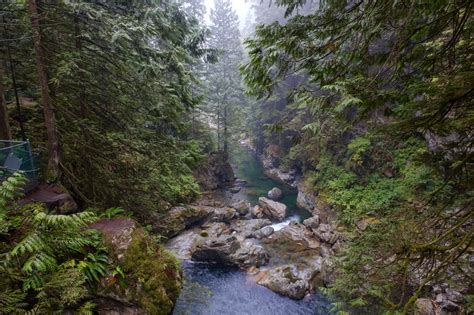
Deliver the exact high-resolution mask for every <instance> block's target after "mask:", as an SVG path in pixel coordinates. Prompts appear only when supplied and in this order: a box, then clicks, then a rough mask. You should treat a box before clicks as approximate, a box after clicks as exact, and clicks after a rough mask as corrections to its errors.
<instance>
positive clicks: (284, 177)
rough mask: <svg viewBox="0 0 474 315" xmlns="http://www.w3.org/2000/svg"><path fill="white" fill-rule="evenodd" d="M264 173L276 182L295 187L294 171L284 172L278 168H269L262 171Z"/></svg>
mask: <svg viewBox="0 0 474 315" xmlns="http://www.w3.org/2000/svg"><path fill="white" fill-rule="evenodd" d="M264 173H265V175H266V176H268V177H270V178H271V179H273V180H276V181H277V182H280V183H282V184H286V185H289V186H291V187H296V175H295V172H284V171H282V170H280V169H278V168H270V169H266V170H265V171H264Z"/></svg>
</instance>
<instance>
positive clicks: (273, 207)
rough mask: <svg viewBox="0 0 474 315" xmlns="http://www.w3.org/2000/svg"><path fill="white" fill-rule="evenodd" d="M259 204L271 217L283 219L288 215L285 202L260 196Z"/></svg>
mask: <svg viewBox="0 0 474 315" xmlns="http://www.w3.org/2000/svg"><path fill="white" fill-rule="evenodd" d="M258 205H259V207H260V208H261V209H262V213H263V215H264V216H266V217H267V218H269V219H276V220H280V221H281V220H283V219H284V218H285V217H286V211H287V207H286V205H285V204H283V203H280V202H276V201H273V200H270V199H268V198H265V197H260V198H259V199H258Z"/></svg>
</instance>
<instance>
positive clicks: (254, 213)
mask: <svg viewBox="0 0 474 315" xmlns="http://www.w3.org/2000/svg"><path fill="white" fill-rule="evenodd" d="M250 215H251V217H252V218H257V219H261V218H263V215H264V214H263V208H262V207H260V206H259V205H256V206H254V207H253V208H252V209H251V211H250Z"/></svg>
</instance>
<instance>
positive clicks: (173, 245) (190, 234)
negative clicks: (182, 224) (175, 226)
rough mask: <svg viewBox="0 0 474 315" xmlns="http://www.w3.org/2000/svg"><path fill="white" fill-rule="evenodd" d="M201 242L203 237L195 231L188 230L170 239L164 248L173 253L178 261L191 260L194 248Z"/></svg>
mask: <svg viewBox="0 0 474 315" xmlns="http://www.w3.org/2000/svg"><path fill="white" fill-rule="evenodd" d="M202 240H203V236H201V234H200V233H199V231H197V229H194V230H188V231H184V232H183V233H181V234H180V235H178V236H176V237H175V238H172V239H171V240H169V241H168V242H167V243H166V246H165V247H166V248H167V249H168V250H170V251H171V252H173V253H174V254H175V256H176V257H178V258H179V259H183V260H184V259H191V254H192V252H194V250H195V247H196V246H197V244H198V243H199V242H201V241H202Z"/></svg>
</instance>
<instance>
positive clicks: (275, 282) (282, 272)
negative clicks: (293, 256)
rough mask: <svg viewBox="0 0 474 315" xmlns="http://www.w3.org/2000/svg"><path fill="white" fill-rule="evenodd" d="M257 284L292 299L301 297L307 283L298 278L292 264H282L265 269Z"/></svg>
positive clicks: (304, 292) (305, 290)
mask: <svg viewBox="0 0 474 315" xmlns="http://www.w3.org/2000/svg"><path fill="white" fill-rule="evenodd" d="M258 284H260V285H263V286H264V287H267V288H269V289H270V290H272V291H274V292H277V293H280V294H282V295H285V296H288V297H290V298H292V299H297V300H299V299H302V298H303V297H304V296H305V294H306V292H307V291H308V289H309V287H308V283H307V282H306V281H304V280H303V279H301V278H299V277H298V275H297V272H296V271H295V270H294V266H291V265H290V266H282V267H277V268H274V269H270V270H268V271H266V274H265V275H264V276H263V277H262V278H261V279H260V280H259V281H258Z"/></svg>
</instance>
